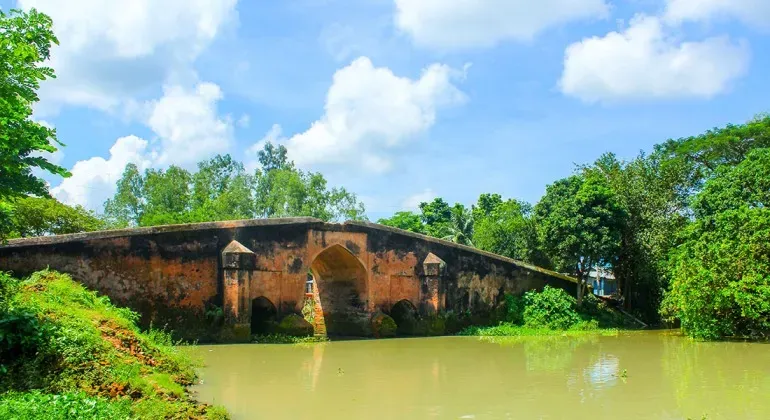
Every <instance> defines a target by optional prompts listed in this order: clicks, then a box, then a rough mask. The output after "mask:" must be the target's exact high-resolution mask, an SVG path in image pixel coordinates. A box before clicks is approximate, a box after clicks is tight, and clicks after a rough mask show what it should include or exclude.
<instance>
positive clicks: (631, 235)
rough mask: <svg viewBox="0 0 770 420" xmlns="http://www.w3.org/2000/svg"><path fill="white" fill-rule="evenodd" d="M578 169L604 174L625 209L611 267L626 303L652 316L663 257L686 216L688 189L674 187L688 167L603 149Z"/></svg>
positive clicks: (662, 281) (662, 280)
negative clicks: (624, 158)
mask: <svg viewBox="0 0 770 420" xmlns="http://www.w3.org/2000/svg"><path fill="white" fill-rule="evenodd" d="M583 170H584V171H586V172H587V173H591V174H592V175H593V176H599V177H602V178H604V179H605V180H606V182H607V184H608V185H609V186H610V188H612V190H613V191H614V193H615V195H616V197H617V199H618V202H619V203H620V205H621V206H622V207H623V208H624V209H625V210H626V212H627V217H626V218H625V219H624V222H623V225H622V228H621V247H620V249H619V250H618V255H617V261H616V262H615V264H614V265H613V271H614V274H615V277H616V278H617V279H618V283H619V288H620V292H621V294H622V296H623V297H624V302H625V306H626V308H627V309H629V310H632V311H634V312H635V313H637V314H638V315H639V316H641V317H643V318H644V319H646V320H647V321H648V322H656V321H657V320H658V305H659V304H660V300H661V298H662V295H663V291H664V290H665V288H666V287H667V268H666V260H667V258H668V254H669V252H670V250H671V249H672V248H673V247H674V246H675V245H676V244H677V236H678V235H677V234H678V232H680V231H681V230H682V229H683V228H684V226H685V225H686V224H687V220H688V219H687V217H686V215H687V214H688V212H689V210H688V202H689V195H688V194H687V193H685V191H686V190H687V189H686V188H680V187H681V186H683V185H686V184H687V183H688V182H689V181H688V170H687V168H686V167H685V166H682V165H668V164H666V160H665V157H664V156H662V155H661V154H660V153H654V154H652V155H650V156H647V155H645V154H640V155H639V156H638V157H637V158H636V159H634V160H632V161H630V162H622V161H620V160H618V159H617V158H616V157H615V156H614V155H613V154H610V153H608V154H604V155H602V156H601V157H600V158H599V159H597V161H596V162H595V163H594V164H593V165H590V166H586V167H584V168H583Z"/></svg>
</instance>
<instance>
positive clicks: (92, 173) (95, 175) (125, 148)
mask: <svg viewBox="0 0 770 420" xmlns="http://www.w3.org/2000/svg"><path fill="white" fill-rule="evenodd" d="M146 149H147V141H146V140H143V139H141V138H139V137H136V136H127V137H121V138H119V139H118V140H117V141H116V142H115V144H114V145H113V146H112V148H110V157H109V158H108V159H104V158H102V157H92V158H91V159H88V160H81V161H79V162H77V163H76V164H75V166H73V167H72V170H71V172H72V176H71V177H69V178H65V179H64V180H63V181H62V182H61V184H59V186H57V187H55V188H52V189H51V194H52V195H53V196H54V197H56V198H57V199H59V200H60V201H63V202H65V203H68V204H80V205H83V206H85V207H87V208H91V209H98V208H101V206H102V203H104V201H105V200H106V199H107V198H109V197H110V196H112V195H113V194H114V193H115V183H116V182H117V181H118V179H120V176H121V175H122V173H123V169H125V167H126V165H127V164H129V163H134V164H136V165H137V166H138V167H139V169H140V170H143V169H144V168H146V167H148V166H149V165H150V162H149V160H148V159H147V157H146Z"/></svg>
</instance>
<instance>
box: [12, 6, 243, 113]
mask: <svg viewBox="0 0 770 420" xmlns="http://www.w3.org/2000/svg"><path fill="white" fill-rule="evenodd" d="M236 2H237V0H193V1H186V0H164V1H163V2H162V5H161V4H159V3H158V2H156V1H153V0H132V1H127V2H126V1H124V2H120V1H104V0H70V1H60V0H18V6H19V7H21V8H23V9H30V8H33V7H34V8H37V9H38V10H40V11H41V12H44V13H46V14H48V15H49V16H51V18H52V19H53V22H54V30H55V32H56V35H57V37H58V38H59V41H60V45H59V46H58V47H55V48H54V49H53V51H52V57H51V65H52V67H53V68H54V69H55V70H56V73H57V78H56V79H54V80H51V81H48V82H46V83H44V84H43V86H42V87H41V93H40V94H41V99H42V102H41V108H39V109H38V112H40V113H51V112H56V111H57V110H58V108H59V106H61V105H62V104H74V105H83V106H89V107H93V108H98V109H102V110H114V109H115V108H116V107H117V106H118V105H121V104H122V103H123V101H125V100H127V99H128V98H131V97H133V96H134V95H136V94H137V93H139V92H143V91H146V90H147V89H151V88H153V87H155V86H157V85H159V84H161V83H163V82H164V81H166V80H169V78H182V79H184V78H188V77H189V74H190V72H191V71H192V70H191V63H192V62H193V60H195V58H196V57H197V56H198V55H199V54H200V53H201V52H202V51H203V50H204V49H205V48H206V47H207V46H208V45H209V44H210V43H211V41H212V40H213V39H214V38H215V37H216V36H217V34H218V33H219V32H220V31H221V28H222V26H223V25H224V24H225V23H226V22H228V21H229V20H231V19H233V18H234V17H235V6H236Z"/></svg>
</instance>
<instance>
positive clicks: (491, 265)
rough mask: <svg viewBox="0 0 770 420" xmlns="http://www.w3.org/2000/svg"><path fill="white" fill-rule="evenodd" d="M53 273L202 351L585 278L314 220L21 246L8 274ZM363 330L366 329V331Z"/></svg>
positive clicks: (5, 259)
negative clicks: (277, 326) (255, 333)
mask: <svg viewBox="0 0 770 420" xmlns="http://www.w3.org/2000/svg"><path fill="white" fill-rule="evenodd" d="M46 267H50V268H51V269H55V270H58V271H61V272H65V273H69V274H70V275H72V277H73V278H74V279H76V280H78V281H80V282H82V283H84V284H85V285H86V286H88V287H89V288H92V289H95V290H97V291H98V292H100V293H102V294H105V295H107V296H109V297H110V299H111V300H112V301H113V302H114V303H116V304H118V305H124V306H128V307H130V308H132V309H134V310H136V311H137V312H139V313H140V314H141V323H142V324H143V325H144V326H148V325H153V326H156V327H167V328H169V329H171V330H173V331H174V332H175V335H176V336H178V337H181V338H185V339H193V340H199V341H212V340H219V341H237V340H239V339H244V338H246V337H248V336H249V334H250V333H251V332H252V331H251V330H252V329H255V330H259V329H260V328H261V325H262V324H260V322H261V321H264V320H265V319H268V318H271V317H273V318H280V317H282V316H285V315H287V314H291V313H297V314H299V313H301V312H302V310H303V305H307V304H308V301H311V302H312V303H313V305H310V306H309V307H311V308H312V311H311V312H313V313H314V316H313V317H312V318H313V323H314V327H315V331H316V333H328V334H339V335H368V334H369V333H370V332H371V331H370V330H369V331H367V329H366V328H360V327H361V325H366V321H367V320H368V318H369V317H370V316H371V315H372V314H374V313H375V312H377V311H383V312H385V313H389V311H390V310H391V308H392V307H393V306H394V305H395V304H396V303H398V302H402V301H406V302H407V303H408V304H410V306H413V307H414V308H415V309H416V311H417V312H418V313H419V314H420V315H422V316H431V315H436V314H442V313H446V312H447V311H454V312H462V313H472V314H473V313H489V311H490V310H492V309H493V308H494V307H495V306H496V305H498V304H499V302H500V301H501V299H502V296H503V293H505V292H507V293H513V294H520V293H523V292H525V291H527V290H533V289H542V288H543V287H544V286H545V285H551V286H554V287H559V288H563V289H565V290H567V291H569V292H570V293H573V294H574V291H575V280H574V279H572V278H570V277H567V276H564V275H561V274H559V273H555V272H552V271H548V270H545V269H542V268H539V267H535V266H532V265H529V264H525V263H522V262H519V261H515V260H511V259H508V258H504V257H501V256H498V255H494V254H491V253H488V252H483V251H479V250H477V249H474V248H470V247H466V246H462V245H457V244H454V243H451V242H447V241H443V240H439V239H435V238H431V237H427V236H424V235H419V234H414V233H411V232H406V231H402V230H399V229H394V228H390V227H386V226H382V225H378V224H374V223H368V222H346V223H342V224H337V223H324V222H323V221H320V220H318V219H312V218H292V219H257V220H242V221H229V222H212V223H198V224H187V225H169V226H158V227H149V228H137V229H124V230H113V231H101V232H90V233H82V234H72V235H59V236H47V237H38V238H25V239H17V240H11V241H9V243H7V244H6V245H3V246H0V270H3V271H12V272H14V273H16V274H17V275H27V274H29V273H31V272H33V271H36V270H41V269H45V268H46ZM362 320H363V322H362Z"/></svg>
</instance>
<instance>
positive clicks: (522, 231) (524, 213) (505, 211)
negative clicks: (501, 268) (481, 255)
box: [473, 194, 549, 266]
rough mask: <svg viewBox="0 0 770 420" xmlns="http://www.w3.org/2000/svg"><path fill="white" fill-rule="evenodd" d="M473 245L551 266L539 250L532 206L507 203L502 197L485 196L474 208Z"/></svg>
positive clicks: (517, 202) (481, 197)
mask: <svg viewBox="0 0 770 420" xmlns="http://www.w3.org/2000/svg"><path fill="white" fill-rule="evenodd" d="M473 221H474V230H473V244H474V245H475V246H476V247H478V248H479V249H483V250H485V251H489V252H493V253H495V254H498V255H502V256H505V257H508V258H513V259H517V260H522V261H526V262H529V263H532V264H537V265H540V266H548V265H549V264H548V261H546V260H545V258H543V256H542V255H541V252H540V250H539V245H538V239H537V229H536V225H535V220H534V218H533V215H532V206H531V205H530V204H529V203H525V202H523V201H518V200H512V199H511V200H506V201H503V200H502V197H501V196H500V195H499V194H482V195H481V196H479V200H478V202H477V204H476V205H475V206H473Z"/></svg>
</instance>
